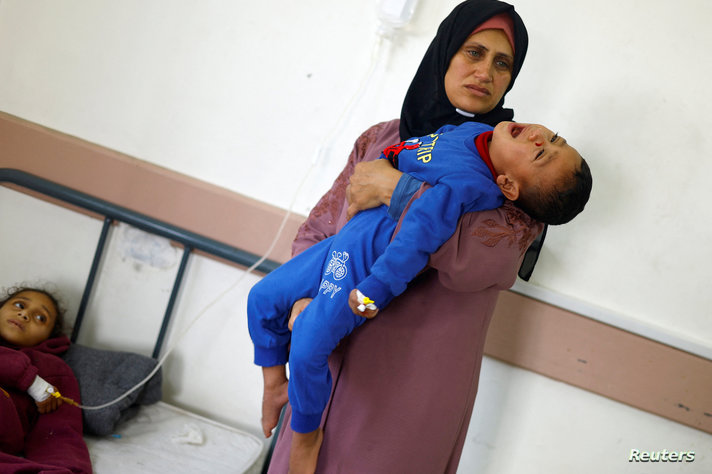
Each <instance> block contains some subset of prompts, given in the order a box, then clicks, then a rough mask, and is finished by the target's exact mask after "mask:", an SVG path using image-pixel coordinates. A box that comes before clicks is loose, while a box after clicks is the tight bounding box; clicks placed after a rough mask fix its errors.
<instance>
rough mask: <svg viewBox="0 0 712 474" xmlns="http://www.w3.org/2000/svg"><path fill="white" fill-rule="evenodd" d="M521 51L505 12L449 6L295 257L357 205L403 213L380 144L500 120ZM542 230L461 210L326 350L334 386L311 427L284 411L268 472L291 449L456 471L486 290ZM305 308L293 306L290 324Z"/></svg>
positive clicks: (520, 33) (509, 279)
mask: <svg viewBox="0 0 712 474" xmlns="http://www.w3.org/2000/svg"><path fill="white" fill-rule="evenodd" d="M527 44H528V38H527V32H526V28H525V26H524V24H523V22H522V20H521V19H520V18H519V16H518V15H517V13H516V12H515V11H514V8H513V7H512V6H511V5H509V4H506V3H503V2H499V1H495V0H468V1H465V2H463V3H461V4H460V5H458V6H457V7H455V9H454V10H453V11H452V13H451V14H450V15H449V16H448V17H447V18H446V19H445V20H444V21H443V22H442V24H441V25H440V27H439V29H438V32H437V35H436V37H435V39H434V40H433V42H432V43H431V45H430V47H429V48H428V50H427V51H426V53H425V56H424V58H423V60H422V62H421V64H420V67H419V69H418V71H417V72H416V75H415V77H414V79H413V81H412V83H411V85H410V88H409V90H408V92H407V94H406V97H405V100H404V103H403V108H402V112H401V118H400V120H392V121H390V122H384V123H379V124H377V125H374V126H373V127H371V128H369V129H368V130H367V131H366V132H365V133H364V134H363V135H361V137H359V138H358V140H357V141H356V144H355V146H354V149H353V151H352V153H351V155H350V156H349V160H348V162H347V164H346V167H345V169H344V171H343V172H342V173H341V174H340V175H339V177H338V178H337V180H336V181H335V183H334V185H333V187H332V188H331V190H330V191H329V192H328V193H327V194H326V195H325V196H324V197H322V199H321V200H320V201H319V203H318V204H317V205H316V206H315V207H314V209H313V210H312V212H311V213H310V215H309V217H308V218H307V220H306V222H305V223H304V224H303V225H302V227H301V228H300V229H299V232H298V235H297V237H296V239H295V241H294V244H293V252H294V253H295V254H297V253H300V252H301V251H303V250H304V249H306V248H308V247H310V246H311V245H313V244H315V243H317V242H319V241H321V240H322V239H324V238H326V237H328V236H331V235H334V234H335V233H336V232H337V231H338V229H340V228H341V227H342V226H343V225H344V223H345V222H346V221H347V217H350V216H351V215H353V214H354V213H355V212H357V211H358V210H361V209H366V208H370V207H374V206H376V205H380V204H381V203H383V204H386V205H389V206H390V207H391V214H392V215H393V216H394V218H399V217H400V215H401V212H402V211H403V207H404V206H405V207H406V210H407V202H408V200H409V199H410V198H411V196H413V190H414V189H417V188H418V187H419V186H420V183H418V182H413V181H412V179H409V178H408V176H407V175H405V176H403V177H401V173H400V172H399V171H397V170H394V169H392V168H390V167H389V165H388V164H387V161H386V160H377V161H375V162H373V160H376V158H378V156H379V155H380V153H381V151H382V150H383V149H384V148H386V147H388V146H390V145H393V144H395V143H398V142H400V141H401V140H405V139H408V138H410V137H413V136H420V135H425V134H427V133H431V132H433V131H435V130H437V129H438V128H440V127H441V126H443V125H445V124H453V125H457V124H460V123H463V122H465V121H477V122H484V123H487V124H490V125H495V124H497V123H499V122H500V121H505V120H511V119H512V117H513V112H512V111H511V110H510V109H505V108H504V107H503V103H504V95H505V94H506V92H507V91H509V90H510V89H511V88H512V86H513V84H514V80H515V79H516V77H517V75H518V73H519V71H520V69H521V66H522V63H523V61H524V57H525V55H526V51H527ZM371 162H372V163H371ZM396 183H397V185H396ZM420 192H422V187H421V190H419V191H418V192H416V193H415V196H413V198H415V197H417V196H418V195H419V193H420ZM347 197H348V199H349V200H350V204H349V202H348V201H347ZM541 230H542V225H541V224H539V223H537V222H535V221H533V220H532V219H530V218H529V217H528V216H527V215H526V214H524V213H523V212H522V211H520V210H518V209H517V208H516V207H514V205H512V204H511V203H506V204H505V205H504V206H502V207H501V208H499V209H496V210H491V211H483V212H476V213H470V214H466V215H465V216H463V217H462V219H461V220H460V222H459V225H458V229H457V231H456V232H455V234H454V235H453V236H452V238H451V239H450V240H449V241H448V242H446V243H445V244H444V245H443V246H442V247H441V248H440V250H438V252H437V253H435V254H433V256H432V257H431V260H430V264H429V266H428V267H427V269H426V270H425V271H424V272H423V273H422V274H421V275H420V276H419V277H417V278H416V279H415V280H414V281H413V282H412V283H411V284H410V286H409V288H408V290H407V291H406V292H405V293H404V294H402V295H401V296H399V297H398V298H396V299H395V300H394V301H393V302H392V303H390V305H389V306H388V307H386V308H385V309H383V310H382V311H381V312H380V313H379V315H378V316H377V317H376V318H374V319H373V320H371V321H369V322H368V323H367V324H364V325H363V326H361V327H360V328H359V329H358V330H356V331H355V332H354V333H353V334H352V335H351V336H350V337H348V338H347V339H344V340H343V341H342V342H341V344H340V346H339V347H338V348H337V350H336V351H335V352H334V354H332V356H331V358H330V360H329V365H330V369H331V373H332V377H333V380H334V382H333V386H334V388H333V391H332V396H331V400H330V402H329V405H328V406H327V409H326V410H325V413H324V418H323V420H322V429H321V430H317V432H314V433H310V434H307V435H303V434H297V435H296V436H295V434H294V433H293V432H292V431H291V430H290V428H289V416H290V410H289V408H288V409H287V414H286V416H285V422H284V423H283V428H282V431H281V433H279V435H278V436H279V438H278V441H277V445H276V448H275V451H274V454H273V457H272V461H271V464H270V470H269V472H270V473H275V474H276V473H286V472H287V471H288V466H289V464H290V452H291V470H290V472H293V473H298V472H299V473H301V472H315V469H316V472H320V473H329V474H332V473H369V474H377V473H389V474H390V473H394V472H409V473H454V472H456V470H457V466H458V463H459V460H460V455H461V452H462V447H463V444H464V441H465V436H466V434H467V428H468V425H469V421H470V417H471V414H472V408H473V405H474V401H475V395H476V393H477V385H478V380H479V372H480V366H481V362H482V356H483V348H484V341H485V336H486V333H487V327H488V325H489V321H490V318H491V317H492V313H493V311H494V306H495V303H496V301H497V295H498V293H499V291H501V290H504V289H507V288H509V287H510V286H511V285H512V284H513V283H514V281H515V279H516V276H517V270H518V268H519V265H520V263H521V261H522V257H523V255H524V251H525V250H526V248H527V247H528V246H529V244H530V243H531V242H532V241H533V240H534V238H535V237H536V236H537V235H538V234H539V233H540V232H541ZM307 303H308V300H306V301H304V300H302V301H300V302H298V303H297V304H295V307H294V309H293V317H294V316H296V315H297V314H298V312H299V311H300V310H301V309H303V306H304V304H307ZM272 421H273V423H274V424H276V420H272ZM319 442H321V447H320V449H319V447H318V445H319ZM314 447H316V449H313V448H314ZM315 462H316V468H315V467H314V463H315Z"/></svg>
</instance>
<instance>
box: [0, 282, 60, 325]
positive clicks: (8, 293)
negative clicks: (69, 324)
mask: <svg viewBox="0 0 712 474" xmlns="http://www.w3.org/2000/svg"><path fill="white" fill-rule="evenodd" d="M25 291H34V292H35V293H41V294H43V295H45V296H46V297H47V298H49V299H50V301H52V304H53V305H54V309H55V310H56V311H57V317H56V318H55V320H54V327H53V328H52V331H51V332H50V335H49V337H50V338H52V337H58V336H62V335H64V313H65V311H66V310H65V309H64V307H63V306H62V304H61V303H60V302H59V298H57V297H56V296H55V295H54V294H52V293H50V291H49V290H45V289H43V288H32V287H29V286H13V287H10V288H6V289H5V290H4V293H5V296H4V297H2V299H0V307H2V306H3V305H5V303H7V302H8V301H9V300H11V299H12V298H14V297H15V296H17V295H19V294H20V293H22V292H25Z"/></svg>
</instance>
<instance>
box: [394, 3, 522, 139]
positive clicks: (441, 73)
mask: <svg viewBox="0 0 712 474" xmlns="http://www.w3.org/2000/svg"><path fill="white" fill-rule="evenodd" d="M500 13H507V14H509V16H510V17H511V18H512V22H513V23H514V65H513V68H512V80H511V81H510V83H509V86H508V87H507V90H506V91H505V95H506V94H507V92H508V91H509V90H510V89H511V88H512V86H513V85H514V80H515V79H516V78H517V75H518V74H519V70H520V69H521V67H522V63H524V57H525V56H526V54H527V46H528V45H529V37H528V35H527V29H526V27H525V26H524V22H523V21H522V19H521V18H520V17H519V15H517V12H515V11H514V7H513V6H512V5H509V4H508V3H504V2H499V1H496V0H467V1H465V2H463V3H461V4H459V5H458V6H456V7H455V9H454V10H453V11H452V12H451V13H450V15H448V16H447V18H445V19H444V20H443V22H442V23H441V24H440V26H439V27H438V32H437V34H436V35H435V38H434V39H433V41H432V43H430V46H429V47H428V50H427V51H426V52H425V56H423V60H422V61H421V63H420V66H419V67H418V71H417V72H416V73H415V77H414V78H413V82H411V84H410V87H409V88H408V92H407V93H406V95H405V100H404V101H403V108H402V110H401V120H400V137H401V139H402V140H406V139H408V138H411V137H418V136H423V135H427V134H428V133H432V132H434V131H435V130H437V129H438V128H440V127H442V126H443V125H445V124H451V125H459V124H461V123H463V122H466V121H475V122H482V123H486V124H489V125H492V126H494V125H496V124H497V123H499V122H502V121H505V120H511V119H512V118H513V117H514V111H513V110H512V109H505V108H504V96H503V97H502V100H501V101H500V102H499V103H498V104H497V106H496V107H495V108H494V109H492V110H491V111H490V112H487V113H485V114H477V115H475V117H473V118H469V117H465V116H464V115H461V114H459V113H458V112H456V111H455V107H454V106H453V105H452V104H451V103H450V101H449V100H448V98H447V95H446V94H445V73H446V72H447V69H448V66H449V65H450V59H452V57H453V56H454V55H455V53H456V52H457V51H458V50H459V49H460V46H462V43H464V42H465V40H466V39H467V38H468V37H469V36H470V34H471V33H472V32H473V31H474V30H475V29H476V28H477V27H478V26H479V25H480V24H482V23H483V22H484V21H485V20H487V19H489V18H492V17H493V16H495V15H498V14H500Z"/></svg>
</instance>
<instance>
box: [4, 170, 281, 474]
mask: <svg viewBox="0 0 712 474" xmlns="http://www.w3.org/2000/svg"><path fill="white" fill-rule="evenodd" d="M3 183H10V184H13V185H16V186H20V187H22V188H25V189H29V190H32V191H34V192H36V193H39V194H42V195H44V196H47V197H50V198H54V199H57V200H59V201H62V202H66V203H68V204H71V205H73V206H76V207H79V208H81V209H85V210H87V211H90V212H91V213H94V214H97V215H99V216H103V217H104V224H103V226H102V229H101V233H100V235H99V240H98V242H97V246H96V250H95V251H94V259H93V261H92V264H91V268H90V270H89V276H88V277H87V282H86V285H85V287H84V293H83V294H82V298H81V301H80V303H79V308H78V310H77V317H76V320H75V323H74V329H73V330H72V335H71V340H72V342H76V340H77V337H78V336H79V330H80V328H81V325H82V322H83V320H84V315H85V312H86V308H87V305H88V303H89V298H90V296H91V293H92V289H93V287H94V282H95V280H96V278H97V275H98V272H99V268H100V263H101V260H102V257H103V255H104V249H105V247H106V243H107V238H108V236H109V229H110V228H111V225H112V224H113V223H115V222H123V223H126V224H129V225H131V226H134V227H136V228H138V229H141V230H143V231H145V232H148V233H151V234H154V235H158V236H161V237H165V238H167V239H170V240H171V241H173V242H176V243H178V244H180V245H182V246H183V256H182V258H181V261H180V265H179V266H178V271H177V272H176V276H175V280H174V282H173V288H172V290H171V294H170V298H169V299H168V303H167V304H166V310H165V313H164V315H163V321H162V323H161V328H160V330H159V333H158V335H157V337H156V343H155V345H154V348H153V353H152V357H153V358H154V359H158V356H159V355H160V353H161V350H162V348H163V342H164V339H165V336H166V332H167V331H168V327H169V324H170V321H171V318H172V316H173V308H174V306H175V302H176V299H177V297H178V293H179V291H180V287H181V284H182V282H183V279H184V276H185V271H186V268H187V266H188V260H189V258H190V255H191V253H192V252H193V251H194V250H199V251H202V252H205V253H207V254H210V255H214V256H216V257H219V258H221V259H224V260H227V261H229V262H232V263H236V264H238V265H241V266H244V267H248V268H249V267H251V266H252V265H254V264H255V263H256V262H257V261H259V260H260V259H261V257H260V256H258V255H255V254H253V253H250V252H247V251H245V250H242V249H239V248H236V247H232V246H230V245H227V244H224V243H222V242H218V241H216V240H213V239H210V238H208V237H204V236H202V235H199V234H196V233H194V232H190V231H188V230H185V229H181V228H179V227H176V226H174V225H171V224H168V223H166V222H162V221H160V220H158V219H154V218H152V217H149V216H146V215H144V214H141V213H138V212H135V211H132V210H130V209H127V208H124V207H121V206H117V205H115V204H112V203H110V202H107V201H104V200H102V199H99V198H96V197H94V196H90V195H88V194H85V193H82V192H80V191H76V190H74V189H71V188H68V187H66V186H63V185H60V184H57V183H54V182H52V181H49V180H47V179H44V178H40V177H38V176H35V175H32V174H29V173H26V172H24V171H20V170H16V169H11V168H0V184H3ZM279 265H280V264H279V263H278V262H275V261H273V260H267V259H266V260H264V261H263V262H262V263H261V264H260V265H258V266H257V267H256V268H255V269H256V270H257V271H259V272H262V273H269V272H271V271H272V270H274V269H275V268H277V267H278V266H279ZM280 426H281V419H280ZM276 439H277V435H276V434H275V435H273V437H272V442H271V444H270V446H269V448H268V451H267V456H266V458H265V463H264V467H263V470H262V472H263V473H265V472H267V469H268V467H269V463H270V459H271V457H272V451H273V450H274V445H275V442H276Z"/></svg>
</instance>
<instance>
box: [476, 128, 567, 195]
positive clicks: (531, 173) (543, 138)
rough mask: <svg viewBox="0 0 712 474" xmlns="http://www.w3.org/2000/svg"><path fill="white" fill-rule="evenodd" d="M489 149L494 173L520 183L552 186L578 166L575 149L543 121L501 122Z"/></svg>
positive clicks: (548, 187) (549, 187)
mask: <svg viewBox="0 0 712 474" xmlns="http://www.w3.org/2000/svg"><path fill="white" fill-rule="evenodd" d="M489 149H490V158H491V159H492V165H493V166H494V169H495V171H496V172H497V174H498V175H504V176H506V177H507V178H508V179H511V180H512V181H514V182H517V183H518V186H520V187H526V186H532V185H538V186H539V187H541V188H543V189H551V187H553V186H556V185H557V184H559V183H560V182H561V181H562V180H564V179H567V178H569V177H571V176H573V175H574V173H575V171H576V170H578V169H579V168H580V167H581V155H579V153H578V152H577V151H576V149H575V148H573V147H572V146H571V145H569V144H568V143H567V142H566V140H565V139H564V138H563V137H560V136H558V135H557V134H555V133H554V132H552V131H551V130H549V129H548V128H546V127H544V126H543V125H536V124H526V123H516V122H500V123H499V124H497V126H496V127H495V129H494V133H493V135H492V141H491V143H490V148H489ZM498 183H499V179H498ZM508 197H509V196H508ZM510 199H511V198H510ZM515 199H516V198H515Z"/></svg>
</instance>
